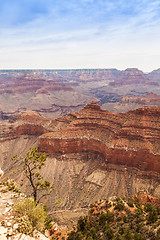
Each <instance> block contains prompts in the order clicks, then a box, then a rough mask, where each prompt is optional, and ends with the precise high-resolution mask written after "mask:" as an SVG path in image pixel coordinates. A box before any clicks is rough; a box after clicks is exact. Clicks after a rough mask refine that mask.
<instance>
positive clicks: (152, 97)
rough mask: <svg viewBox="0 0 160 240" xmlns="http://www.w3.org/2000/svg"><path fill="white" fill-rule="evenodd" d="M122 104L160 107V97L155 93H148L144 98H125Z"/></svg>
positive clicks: (122, 98)
mask: <svg viewBox="0 0 160 240" xmlns="http://www.w3.org/2000/svg"><path fill="white" fill-rule="evenodd" d="M120 102H121V103H137V104H143V105H155V104H156V105H160V96H158V95H157V94H154V93H148V94H146V95H144V96H123V97H121V100H120Z"/></svg>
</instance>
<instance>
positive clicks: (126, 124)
mask: <svg viewBox="0 0 160 240" xmlns="http://www.w3.org/2000/svg"><path fill="white" fill-rule="evenodd" d="M0 129H1V131H0V142H1V144H0V166H1V167H2V169H3V170H4V176H3V177H4V178H5V177H6V176H9V177H10V178H13V179H15V181H16V182H19V181H20V180H21V179H22V177H23V176H22V173H21V172H18V173H17V174H16V175H15V174H14V173H13V171H16V169H17V168H19V164H20V163H19V162H18V161H17V162H13V161H11V158H12V157H13V156H14V155H15V154H18V155H21V156H25V154H26V152H28V151H29V149H30V148H32V147H35V146H38V147H39V150H40V151H45V152H46V154H47V161H46V164H45V166H44V169H43V172H42V175H43V176H44V179H47V180H49V181H50V182H51V184H52V185H53V186H55V191H54V192H53V193H52V196H51V197H52V200H47V199H46V202H45V203H46V204H47V205H48V209H49V211H50V214H51V215H52V216H54V217H55V218H56V219H59V224H60V225H62V224H63V223H65V224H66V221H67V223H68V224H69V222H70V220H69V218H70V216H72V219H71V221H73V218H74V217H75V216H77V215H78V216H79V215H81V214H82V213H84V214H86V212H87V207H88V205H89V204H90V203H93V202H95V201H96V200H98V199H103V198H108V197H110V196H114V195H118V196H120V197H128V196H132V195H135V194H137V193H138V192H139V191H141V190H142V191H146V192H148V193H149V194H151V195H153V196H155V197H158V196H159V195H160V184H159V183H160V107H143V108H140V109H137V110H133V111H129V112H128V113H119V114H114V113H111V112H108V111H106V110H102V109H101V108H100V106H99V105H98V104H97V103H95V102H92V103H91V104H88V105H86V106H85V107H84V108H83V109H82V110H80V111H79V112H74V113H71V114H68V115H66V116H63V117H60V118H57V119H56V120H51V119H47V118H44V117H42V116H41V115H40V114H39V113H35V112H32V111H30V112H23V113H19V114H15V115H13V116H11V117H10V118H9V119H6V120H1V121H0ZM26 191H30V189H29V188H27V189H26ZM58 197H60V198H61V199H62V201H61V203H60V204H59V205H57V206H54V209H53V202H56V201H57V199H58ZM55 209H58V211H56V210H55ZM71 209H74V211H72V214H71ZM74 214H75V215H74ZM66 219H67V220H66Z"/></svg>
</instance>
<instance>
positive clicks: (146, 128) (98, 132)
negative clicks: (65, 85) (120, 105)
mask: <svg viewBox="0 0 160 240" xmlns="http://www.w3.org/2000/svg"><path fill="white" fill-rule="evenodd" d="M64 118H65V117H64ZM64 118H63V119H64ZM67 118H70V122H69V124H68V126H65V127H63V128H62V129H60V130H58V131H54V132H49V133H45V134H43V135H42V136H40V137H39V143H38V147H39V150H40V151H44V152H46V153H49V154H53V153H61V154H69V153H81V152H96V153H99V154H100V155H102V156H103V157H104V161H106V163H111V164H121V165H126V166H130V167H137V168H139V169H141V170H143V171H153V172H157V173H159V172H160V108H158V107H157V108H156V107H155V108H149V107H144V108H141V109H137V110H133V111H130V112H128V113H127V114H113V113H110V112H108V111H104V110H102V109H101V108H100V106H99V105H98V104H96V103H91V104H88V105H87V106H86V107H84V109H82V110H81V111H80V112H77V113H72V114H70V115H68V116H67V117H66V119H67ZM153 119H154V120H153ZM60 121H61V120H60Z"/></svg>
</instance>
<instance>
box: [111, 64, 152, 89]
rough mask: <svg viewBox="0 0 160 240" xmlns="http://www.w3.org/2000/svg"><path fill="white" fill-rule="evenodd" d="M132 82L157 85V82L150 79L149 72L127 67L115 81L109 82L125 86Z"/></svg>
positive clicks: (112, 84)
mask: <svg viewBox="0 0 160 240" xmlns="http://www.w3.org/2000/svg"><path fill="white" fill-rule="evenodd" d="M130 84H146V85H155V84H156V83H154V82H152V81H150V80H149V78H148V76H147V74H145V73H143V72H142V71H140V70H138V69H137V68H127V69H126V70H125V71H122V72H121V73H120V75H119V76H118V77H117V78H116V79H115V80H114V81H113V82H110V83H109V85H110V86H123V85H130Z"/></svg>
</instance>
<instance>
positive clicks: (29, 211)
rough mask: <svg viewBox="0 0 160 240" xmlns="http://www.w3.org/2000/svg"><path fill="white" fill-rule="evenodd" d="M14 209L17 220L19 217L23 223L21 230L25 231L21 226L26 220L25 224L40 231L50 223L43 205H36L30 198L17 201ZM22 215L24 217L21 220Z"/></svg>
mask: <svg viewBox="0 0 160 240" xmlns="http://www.w3.org/2000/svg"><path fill="white" fill-rule="evenodd" d="M14 211H15V215H16V216H17V218H18V219H19V220H20V219H21V222H22V223H23V224H21V225H22V227H21V230H20V231H21V232H23V231H25V230H24V228H23V225H24V224H25V222H27V224H28V225H27V226H30V225H31V226H32V231H33V230H35V229H37V230H38V231H40V232H43V231H44V230H45V229H46V228H47V226H48V224H50V221H49V219H48V216H47V213H46V211H45V210H44V208H43V206H36V203H35V202H34V201H33V200H32V199H31V198H25V199H23V200H21V201H20V202H18V203H17V204H16V205H15V206H14ZM24 216H25V219H24V221H23V217H24ZM29 229H30V228H29ZM23 233H25V232H23Z"/></svg>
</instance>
